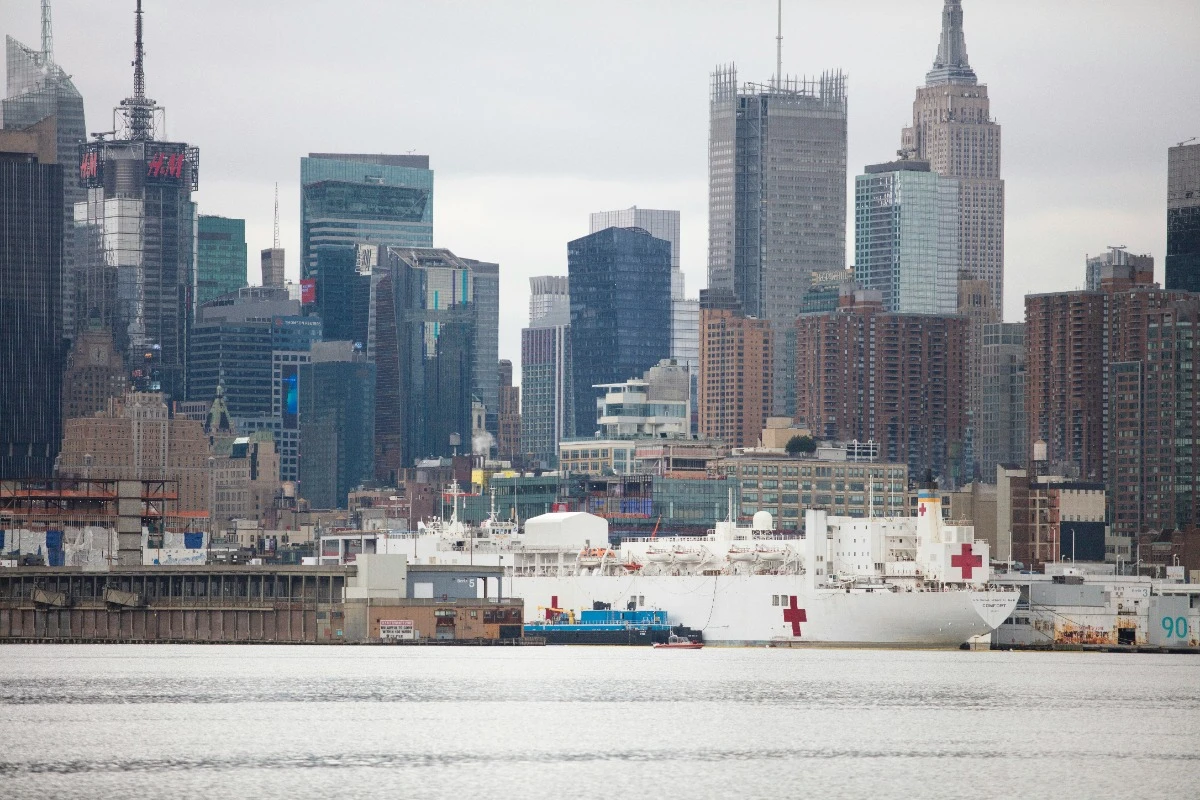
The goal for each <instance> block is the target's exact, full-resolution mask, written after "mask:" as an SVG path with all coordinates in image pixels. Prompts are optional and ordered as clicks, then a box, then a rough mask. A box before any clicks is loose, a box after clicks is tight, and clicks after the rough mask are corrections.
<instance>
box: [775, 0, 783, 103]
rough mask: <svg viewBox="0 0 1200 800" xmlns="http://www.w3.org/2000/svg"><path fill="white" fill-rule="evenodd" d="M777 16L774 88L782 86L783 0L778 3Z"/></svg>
mask: <svg viewBox="0 0 1200 800" xmlns="http://www.w3.org/2000/svg"><path fill="white" fill-rule="evenodd" d="M777 10H778V12H779V18H778V20H777V21H776V23H775V88H776V89H779V88H780V87H782V86H783V0H779V4H778V9H777Z"/></svg>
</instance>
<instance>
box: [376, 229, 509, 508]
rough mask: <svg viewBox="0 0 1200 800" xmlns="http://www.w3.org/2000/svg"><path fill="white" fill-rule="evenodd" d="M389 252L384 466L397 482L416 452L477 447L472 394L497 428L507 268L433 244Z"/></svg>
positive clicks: (379, 458) (379, 471)
mask: <svg viewBox="0 0 1200 800" xmlns="http://www.w3.org/2000/svg"><path fill="white" fill-rule="evenodd" d="M380 261H381V266H380V267H379V271H380V277H379V280H378V281H377V283H376V287H375V291H374V296H375V304H374V322H373V325H374V330H375V334H374V341H375V345H374V349H375V364H376V368H377V378H376V392H375V398H376V408H377V410H376V416H375V475H376V477H377V478H378V479H379V480H380V481H383V482H385V483H388V484H390V485H395V481H396V480H397V476H398V475H399V474H400V470H402V469H405V468H408V467H411V466H413V464H414V462H415V461H416V460H417V459H421V458H430V457H439V456H450V455H452V454H453V453H454V452H456V451H457V452H459V453H467V452H472V449H471V448H472V447H473V446H475V445H476V443H474V442H472V437H471V433H472V418H471V408H472V398H478V400H479V401H480V402H481V403H482V404H483V405H484V406H485V407H486V409H487V414H488V418H489V420H490V424H491V426H490V427H487V430H488V431H489V432H492V433H493V435H495V434H494V431H495V430H496V428H495V420H496V419H497V411H498V407H499V390H500V381H499V376H498V374H497V373H498V368H499V363H500V359H499V355H498V352H497V351H498V347H499V341H498V339H499V316H500V308H499V302H500V301H499V291H500V290H499V286H500V267H499V265H498V264H494V263H488V262H484V261H475V260H473V259H469V258H461V257H459V256H457V255H455V254H454V253H452V252H450V251H449V250H442V249H433V248H420V249H418V248H402V247H389V248H386V250H384V251H381V255H380ZM483 454H484V455H486V454H487V453H483Z"/></svg>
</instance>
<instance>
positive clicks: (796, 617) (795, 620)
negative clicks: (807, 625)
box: [783, 595, 808, 638]
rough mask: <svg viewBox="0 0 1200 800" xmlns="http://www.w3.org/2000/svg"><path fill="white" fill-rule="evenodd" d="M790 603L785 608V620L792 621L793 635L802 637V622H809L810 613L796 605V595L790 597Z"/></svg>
mask: <svg viewBox="0 0 1200 800" xmlns="http://www.w3.org/2000/svg"><path fill="white" fill-rule="evenodd" d="M788 602H789V605H788V606H787V608H785V609H783V621H784V622H790V623H792V636H795V637H796V638H799V637H800V623H801V622H808V614H806V613H805V612H804V609H803V608H798V607H797V605H796V595H792V596H791V597H789V598H788Z"/></svg>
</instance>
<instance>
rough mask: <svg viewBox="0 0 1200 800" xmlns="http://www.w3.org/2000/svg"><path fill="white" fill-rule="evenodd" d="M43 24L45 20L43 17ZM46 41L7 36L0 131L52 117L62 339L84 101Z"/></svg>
mask: <svg viewBox="0 0 1200 800" xmlns="http://www.w3.org/2000/svg"><path fill="white" fill-rule="evenodd" d="M45 22H47V23H48V22H49V19H48V18H47V19H46V20H45ZM43 35H44V36H45V37H46V38H44V39H43V41H42V49H41V50H34V49H32V48H30V47H26V46H25V45H23V44H21V43H20V42H18V41H17V40H16V39H14V38H12V37H11V36H9V37H7V40H6V42H5V63H6V66H7V76H8V84H7V87H6V88H7V91H6V95H7V96H6V97H5V99H4V100H3V101H0V128H3V129H5V130H21V129H24V128H28V127H29V126H31V125H34V124H35V123H38V122H41V121H42V120H44V119H46V118H47V117H54V126H55V145H56V147H55V150H56V156H55V158H56V160H57V161H58V163H59V164H61V165H62V167H63V192H62V204H63V209H62V212H63V225H62V233H61V235H62V236H63V237H64V243H63V248H62V250H63V253H62V260H63V274H62V280H61V291H62V295H63V297H62V302H61V305H62V311H61V312H60V315H59V316H60V321H61V325H60V330H61V331H62V335H63V336H64V337H67V338H70V337H72V336H74V335H75V328H76V311H75V289H76V284H77V282H78V280H79V279H78V278H77V274H76V273H77V265H78V264H79V262H80V260H81V258H82V255H81V254H80V253H79V252H78V250H79V248H80V247H81V246H82V244H81V243H80V242H77V241H76V238H75V231H74V220H75V204H76V203H81V202H83V201H84V200H86V199H87V195H86V191H87V190H86V188H85V187H84V183H83V181H82V179H81V177H80V171H79V163H80V156H81V155H82V151H81V148H82V147H83V143H84V142H85V141H87V128H86V126H85V123H84V116H83V97H82V96H81V95H80V94H79V90H78V89H76V88H75V84H74V83H72V82H71V77H70V76H69V75H67V73H66V72H65V71H63V69H62V67H60V66H59V65H58V64H57V63H55V61H54V53H53V51H52V49H51V40H50V38H49V37H50V30H49V27H48V25H47V27H46V28H44V30H43ZM85 316H86V314H85V313H83V312H80V314H79V320H78V324H79V325H82V324H83V321H84V317H85Z"/></svg>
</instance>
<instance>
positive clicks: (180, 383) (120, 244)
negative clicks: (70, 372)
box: [75, 140, 200, 400]
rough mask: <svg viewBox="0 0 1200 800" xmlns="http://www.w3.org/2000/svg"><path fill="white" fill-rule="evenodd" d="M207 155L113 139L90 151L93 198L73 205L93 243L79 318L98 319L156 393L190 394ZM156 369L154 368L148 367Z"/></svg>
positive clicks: (84, 170) (87, 165) (178, 146)
mask: <svg viewBox="0 0 1200 800" xmlns="http://www.w3.org/2000/svg"><path fill="white" fill-rule="evenodd" d="M199 159H200V154H199V151H198V150H197V149H196V148H195V147H189V146H188V145H186V144H183V143H180V142H157V141H151V140H132V141H131V140H105V141H97V142H92V143H90V144H88V145H86V146H85V148H84V155H83V160H82V162H81V165H80V170H79V171H80V174H81V175H83V176H84V178H85V182H86V185H87V202H85V203H79V204H77V205H76V206H75V226H76V231H77V232H78V233H79V234H80V235H81V236H83V238H84V241H85V243H86V249H87V251H86V256H85V257H84V260H83V264H82V268H81V275H82V276H83V278H82V281H81V282H80V284H79V285H78V286H77V287H76V300H77V302H76V308H77V310H78V313H80V314H83V313H85V311H86V314H88V315H92V314H95V315H97V316H98V317H99V319H100V320H101V322H102V324H103V325H104V326H105V327H107V328H108V329H109V330H110V331H112V334H113V339H114V340H115V341H116V344H117V347H118V348H119V349H120V350H121V352H122V354H123V355H124V357H125V363H126V364H127V365H129V366H130V368H131V369H132V370H133V371H134V372H135V373H142V372H145V371H147V369H148V370H149V371H150V372H151V374H149V375H134V377H135V378H141V381H140V384H141V385H143V386H145V387H146V388H147V389H148V390H150V391H162V392H165V393H167V394H168V395H170V396H171V398H172V399H175V400H179V399H182V398H184V397H185V396H186V391H185V382H186V373H187V364H186V359H187V354H188V348H187V336H188V332H189V329H190V327H191V321H192V316H193V312H194V309H195V306H194V303H193V292H194V290H195V284H194V281H195V275H194V271H195V263H194V260H193V259H194V255H195V237H196V204H195V203H193V202H192V199H191V197H192V192H194V191H195V190H196V189H197V187H198V170H199ZM146 364H152V366H151V367H144V366H141V365H146Z"/></svg>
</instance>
